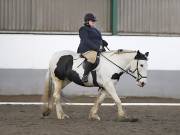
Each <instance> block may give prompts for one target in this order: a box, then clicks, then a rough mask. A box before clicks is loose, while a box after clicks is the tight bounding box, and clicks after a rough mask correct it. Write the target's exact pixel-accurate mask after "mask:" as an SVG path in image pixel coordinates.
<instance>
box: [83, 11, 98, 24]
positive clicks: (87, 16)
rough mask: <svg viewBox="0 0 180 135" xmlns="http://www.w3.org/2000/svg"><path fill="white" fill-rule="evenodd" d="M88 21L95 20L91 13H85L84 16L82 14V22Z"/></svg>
mask: <svg viewBox="0 0 180 135" xmlns="http://www.w3.org/2000/svg"><path fill="white" fill-rule="evenodd" d="M88 21H94V22H95V21H97V20H96V17H95V16H94V15H93V14H92V13H87V14H86V15H85V16H84V22H88Z"/></svg>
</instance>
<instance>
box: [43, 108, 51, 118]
mask: <svg viewBox="0 0 180 135" xmlns="http://www.w3.org/2000/svg"><path fill="white" fill-rule="evenodd" d="M50 113H51V111H50V110H49V109H48V110H46V111H44V112H43V113H42V116H43V117H46V116H49V114H50Z"/></svg>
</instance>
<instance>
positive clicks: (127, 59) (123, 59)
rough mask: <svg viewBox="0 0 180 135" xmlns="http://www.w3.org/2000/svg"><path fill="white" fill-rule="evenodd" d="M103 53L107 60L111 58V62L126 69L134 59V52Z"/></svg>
mask: <svg viewBox="0 0 180 135" xmlns="http://www.w3.org/2000/svg"><path fill="white" fill-rule="evenodd" d="M103 55H104V56H105V57H107V58H108V59H109V60H111V61H112V62H113V63H115V64H117V65H118V66H120V67H121V68H123V69H126V68H128V66H129V64H130V63H131V61H132V60H134V57H135V55H136V52H132V53H120V54H117V53H115V52H111V53H103Z"/></svg>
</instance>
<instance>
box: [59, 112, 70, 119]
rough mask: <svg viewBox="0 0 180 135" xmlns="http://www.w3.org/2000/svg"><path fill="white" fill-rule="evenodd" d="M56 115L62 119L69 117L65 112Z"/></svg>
mask: <svg viewBox="0 0 180 135" xmlns="http://www.w3.org/2000/svg"><path fill="white" fill-rule="evenodd" d="M57 117H58V119H60V120H64V119H66V118H67V119H69V118H70V117H69V116H68V115H67V114H65V113H61V114H60V115H58V116H57Z"/></svg>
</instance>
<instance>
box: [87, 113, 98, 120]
mask: <svg viewBox="0 0 180 135" xmlns="http://www.w3.org/2000/svg"><path fill="white" fill-rule="evenodd" d="M89 119H90V120H101V118H100V117H99V116H98V115H97V114H93V115H89Z"/></svg>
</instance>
